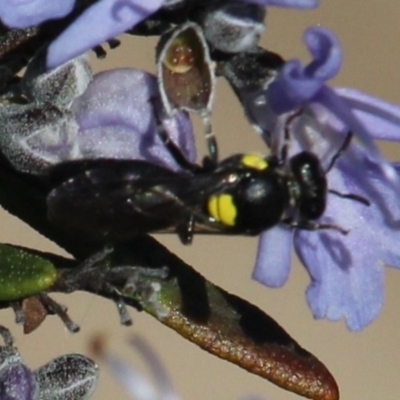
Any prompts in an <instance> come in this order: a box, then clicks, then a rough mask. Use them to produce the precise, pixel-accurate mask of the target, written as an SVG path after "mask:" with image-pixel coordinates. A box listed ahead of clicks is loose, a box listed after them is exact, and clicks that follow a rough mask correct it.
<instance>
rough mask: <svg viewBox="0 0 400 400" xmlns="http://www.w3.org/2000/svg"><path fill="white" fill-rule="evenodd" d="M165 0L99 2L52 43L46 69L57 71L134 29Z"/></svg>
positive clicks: (103, 0)
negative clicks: (63, 64)
mask: <svg viewBox="0 0 400 400" xmlns="http://www.w3.org/2000/svg"><path fill="white" fill-rule="evenodd" d="M162 4H163V0H146V1H141V0H100V1H99V2H97V3H95V4H93V5H92V6H91V7H89V8H88V9H87V10H86V11H85V12H84V13H83V14H82V15H81V16H80V17H79V18H78V19H77V20H76V21H74V22H73V23H72V24H71V25H70V26H69V27H68V28H67V29H66V30H65V31H64V32H63V33H61V35H60V36H59V37H58V38H57V39H56V40H55V41H53V42H52V43H51V45H50V46H49V49H48V54H47V67H48V68H54V67H57V66H58V65H60V64H62V63H64V62H66V61H68V60H69V59H71V58H74V57H76V56H78V55H80V54H82V53H84V52H86V51H87V50H90V49H91V48H93V47H95V46H97V45H99V44H101V43H102V42H104V41H106V40H108V39H112V38H114V37H116V36H118V35H120V34H122V33H124V32H125V31H126V30H128V29H130V28H132V27H134V26H135V25H136V24H138V23H139V22H141V21H142V20H144V19H145V18H146V17H148V16H149V15H151V14H153V13H154V12H155V11H157V10H158V9H159V8H160V7H161V6H162Z"/></svg>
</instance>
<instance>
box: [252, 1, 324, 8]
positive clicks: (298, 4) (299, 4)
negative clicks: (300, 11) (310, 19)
mask: <svg viewBox="0 0 400 400" xmlns="http://www.w3.org/2000/svg"><path fill="white" fill-rule="evenodd" d="M245 1H247V2H248V3H255V4H260V5H262V6H278V7H290V8H316V7H318V6H319V0H245Z"/></svg>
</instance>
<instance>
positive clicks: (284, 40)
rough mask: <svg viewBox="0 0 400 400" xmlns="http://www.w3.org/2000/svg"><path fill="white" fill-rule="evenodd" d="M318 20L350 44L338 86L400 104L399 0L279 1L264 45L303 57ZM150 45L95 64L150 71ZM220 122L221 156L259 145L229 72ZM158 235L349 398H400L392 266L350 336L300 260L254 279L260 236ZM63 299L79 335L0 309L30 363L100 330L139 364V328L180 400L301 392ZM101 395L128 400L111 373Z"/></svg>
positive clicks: (9, 235)
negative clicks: (131, 344)
mask: <svg viewBox="0 0 400 400" xmlns="http://www.w3.org/2000/svg"><path fill="white" fill-rule="evenodd" d="M316 24H320V25H323V26H327V27H330V28H332V29H333V30H334V31H335V32H336V33H337V34H338V35H339V37H340V39H341V41H342V44H343V47H344V53H345V59H344V66H343V69H342V72H341V74H340V76H339V77H338V78H337V80H336V81H335V82H334V83H335V84H336V85H340V86H352V87H355V88H358V89H361V90H364V91H366V92H368V93H370V94H374V95H377V96H381V97H383V98H385V99H387V100H390V101H393V102H397V103H400V45H399V43H400V2H399V1H398V0H369V1H366V0H351V1H348V0H347V1H346V0H321V7H320V8H319V9H318V10H315V11H292V10H284V9H278V8H272V7H271V8H270V9H269V15H268V18H267V31H266V34H265V37H264V46H266V47H268V48H269V49H272V50H274V51H276V52H278V53H281V54H282V55H283V56H284V57H285V58H292V57H295V56H299V57H302V58H303V59H304V60H307V52H306V51H305V49H304V46H303V44H302V40H301V36H302V32H303V30H304V28H305V27H307V26H310V25H316ZM153 43H154V42H153V41H151V40H150V39H145V40H142V41H141V42H140V40H136V39H135V40H133V39H129V40H128V41H126V42H125V45H124V46H122V48H120V49H119V50H117V51H115V52H113V54H112V57H109V58H108V59H106V60H105V61H102V62H96V66H97V67H98V68H99V69H106V68H110V67H117V66H121V67H122V66H124V67H126V66H132V67H141V68H145V69H147V70H151V71H153V70H154V65H153V47H154V46H153ZM213 121H214V124H215V131H216V132H217V134H218V139H219V141H220V147H221V151H222V156H226V155H228V154H231V153H232V152H235V151H245V150H260V151H263V149H264V147H263V146H264V145H263V144H262V143H261V142H260V141H259V140H258V138H257V135H256V134H254V133H253V132H252V128H251V127H250V126H249V125H248V124H247V122H246V121H245V119H244V118H243V117H242V111H241V109H240V108H239V106H238V104H237V102H236V99H235V98H234V96H233V94H232V93H231V92H230V90H229V89H228V87H227V85H226V84H225V82H223V81H222V80H221V81H218V94H217V98H216V106H215V112H214V118H213ZM198 132H199V134H198V136H197V138H198V142H199V143H202V133H201V129H200V128H199V129H198ZM388 154H389V153H388ZM389 156H390V157H391V158H393V159H396V158H397V159H399V158H400V157H399V156H400V146H391V152H390V154H389ZM1 218H2V226H3V229H2V230H1V231H0V241H2V242H11V243H16V244H20V245H24V246H28V247H33V248H39V249H41V250H50V251H54V252H59V253H61V251H60V250H59V249H58V248H57V247H56V246H55V245H54V244H53V243H49V242H48V241H47V240H46V239H44V238H42V237H40V236H39V235H38V234H37V233H36V232H34V231H32V230H31V229H30V228H29V227H27V226H26V225H24V224H23V223H21V222H20V221H18V220H16V219H15V218H12V217H10V216H9V215H7V214H6V213H4V212H2V214H1ZM159 239H160V240H161V241H162V242H163V243H164V244H166V245H167V246H168V247H169V248H171V249H173V250H174V251H175V252H176V253H177V254H178V255H179V256H180V257H182V258H183V259H184V260H185V261H186V262H188V263H189V264H191V265H193V266H194V267H195V268H196V269H197V270H198V271H199V272H201V273H202V274H203V275H205V276H206V277H207V278H208V279H209V280H211V281H213V282H214V283H216V284H218V285H220V286H222V287H224V288H225V289H226V290H228V291H230V292H233V293H235V294H237V295H239V296H241V297H244V298H245V299H247V300H249V301H251V302H252V303H254V304H256V305H258V306H259V307H260V308H262V309H263V310H265V311H266V312H267V313H269V314H270V315H271V316H272V317H274V318H275V319H277V320H278V321H279V323H280V324H281V325H283V326H284V327H285V328H286V329H287V331H288V332H289V333H290V334H291V335H292V336H294V337H295V338H296V340H298V341H299V342H300V344H301V345H302V346H304V347H305V348H307V349H308V350H310V351H311V352H313V353H314V354H315V355H316V356H317V357H318V358H320V359H321V360H322V361H324V362H325V363H326V365H327V366H328V368H329V369H330V370H331V372H332V373H333V374H334V376H335V377H336V379H337V382H338V384H339V386H340V391H341V398H342V399H344V400H361V399H362V400H377V399H385V400H398V399H400V393H399V391H400V379H399V374H400V347H399V343H400V315H399V314H400V313H399V310H400V292H399V288H400V271H396V270H390V269H387V271H386V304H385V307H384V309H383V312H382V314H381V315H380V317H379V318H378V319H377V320H376V321H375V322H374V323H373V324H372V325H371V326H369V327H368V328H366V329H365V330H364V331H363V332H361V333H351V332H349V331H347V329H346V327H345V324H344V323H343V322H336V323H330V322H326V321H315V320H314V319H313V317H312V315H311V312H310V311H309V309H308V307H307V305H306V302H305V296H304V291H305V288H306V286H307V285H308V283H309V278H308V276H307V274H306V272H305V270H304V268H303V267H302V266H301V265H300V264H297V263H296V265H294V266H293V272H292V275H291V277H290V280H289V282H288V283H287V285H286V286H285V287H284V288H282V289H279V290H273V289H268V288H266V287H263V286H261V285H259V284H257V283H256V282H253V281H251V279H250V274H251V270H252V266H253V262H254V257H255V251H256V245H257V240H256V239H255V238H226V237H218V238H216V237H212V238H207V237H201V236H197V237H195V240H194V244H193V245H192V246H190V247H184V246H182V245H181V244H180V243H179V240H178V238H177V237H176V236H175V235H171V236H159ZM399 246H400V243H399ZM57 298H58V299H59V300H61V301H62V302H63V303H64V304H66V305H68V307H69V311H70V315H71V317H72V318H73V319H74V320H75V322H77V323H79V324H80V325H81V332H80V333H78V334H75V335H71V334H69V333H68V332H66V330H65V329H64V327H63V325H62V324H61V322H60V321H59V320H58V319H57V318H49V319H48V320H47V321H45V323H44V324H43V325H42V327H40V329H38V331H36V332H34V333H33V334H31V335H30V336H27V337H24V336H23V335H22V333H21V328H20V327H18V326H16V325H15V324H14V322H13V316H12V313H11V311H9V310H6V311H1V323H2V324H6V325H7V326H9V327H10V328H11V329H12V332H13V334H14V335H15V336H16V337H17V345H18V347H19V349H20V351H21V353H22V354H23V356H24V358H25V360H26V361H27V363H28V364H29V365H30V366H32V367H37V366H39V365H41V364H43V363H45V362H46V361H48V360H49V359H50V358H51V357H55V356H57V355H60V354H63V353H67V352H86V351H87V343H88V339H89V337H91V335H92V334H93V333H94V332H102V333H105V334H106V335H107V336H108V337H109V343H110V345H111V346H112V348H113V349H114V350H115V352H119V354H121V355H124V357H125V359H127V360H130V361H131V362H132V365H137V363H138V358H137V356H136V354H135V353H134V351H133V350H131V349H130V348H128V346H127V345H126V344H125V340H126V337H127V336H128V335H129V334H131V333H133V332H135V333H139V334H141V335H143V336H144V337H145V338H146V339H147V340H148V342H149V343H150V344H151V345H152V346H153V348H154V349H155V350H156V351H157V352H158V353H159V355H160V357H161V359H162V361H163V362H164V364H165V365H166V367H167V369H168V371H169V373H170V376H171V377H172V379H173V382H174V384H175V386H176V388H177V390H178V392H179V393H180V394H181V396H182V398H183V399H186V400H189V399H190V400H204V399H206V400H208V399H218V400H233V399H239V398H241V397H243V396H245V395H248V394H257V395H259V396H262V397H263V398H264V399H268V400H295V399H299V398H300V397H298V396H296V395H294V394H291V393H289V392H286V391H284V390H282V389H279V388H277V387H275V386H274V385H272V384H270V383H269V382H268V381H264V380H262V379H261V378H259V377H256V376H252V375H251V374H249V373H247V372H245V371H243V370H241V369H239V368H238V367H236V366H234V365H231V364H229V363H227V362H225V361H221V360H219V359H217V358H215V357H213V356H211V355H209V354H207V353H205V352H203V351H201V350H200V349H198V348H197V347H196V346H194V345H192V344H191V343H189V342H187V341H186V340H184V339H182V338H181V337H180V336H178V335H177V334H176V333H175V332H173V331H171V330H169V329H168V328H166V327H164V326H162V325H161V324H160V323H158V322H157V321H154V320H153V319H152V318H151V317H149V316H147V315H145V314H138V313H136V312H134V310H132V315H133V317H134V326H133V327H131V328H124V327H121V326H119V324H118V316H117V313H116V310H115V306H114V305H113V304H112V303H111V302H109V301H105V300H103V299H101V298H98V297H95V296H93V295H89V294H81V293H76V294H72V295H69V296H58V297H57ZM93 398H94V399H96V400H105V399H110V398H112V399H125V398H127V397H126V396H125V395H124V393H123V392H122V390H121V389H120V388H118V383H116V381H115V380H114V379H113V378H112V377H111V376H110V375H109V374H108V373H107V372H106V371H105V370H103V371H102V377H101V382H100V387H99V389H98V391H97V393H96V394H95V395H94V397H93Z"/></svg>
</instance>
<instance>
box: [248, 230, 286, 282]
mask: <svg viewBox="0 0 400 400" xmlns="http://www.w3.org/2000/svg"><path fill="white" fill-rule="evenodd" d="M292 235H293V233H292V230H291V229H289V228H287V227H285V226H284V225H278V226H276V227H275V228H273V229H270V230H267V231H265V232H263V233H262V234H261V236H260V239H259V241H258V252H257V259H256V265H255V268H254V270H253V275H252V278H253V279H254V280H256V281H258V282H260V283H262V284H264V285H267V286H270V287H280V286H283V285H284V284H285V283H286V281H287V279H288V278H289V274H290V268H291V267H290V266H291V261H292V258H291V252H290V251H288V249H290V248H291V247H292Z"/></svg>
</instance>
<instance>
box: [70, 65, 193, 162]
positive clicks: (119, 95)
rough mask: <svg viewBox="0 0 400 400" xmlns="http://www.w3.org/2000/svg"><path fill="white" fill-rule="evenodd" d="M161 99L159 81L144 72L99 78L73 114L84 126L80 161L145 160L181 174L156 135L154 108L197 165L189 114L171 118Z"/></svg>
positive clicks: (116, 72)
mask: <svg viewBox="0 0 400 400" xmlns="http://www.w3.org/2000/svg"><path fill="white" fill-rule="evenodd" d="M159 96H160V95H159V91H158V86H157V81H156V78H155V77H154V76H153V75H150V74H148V73H146V72H143V71H140V70H134V69H118V70H111V71H106V72H102V73H100V74H97V75H95V77H94V79H93V81H92V82H91V83H90V84H89V87H88V89H87V90H86V92H85V93H84V94H83V96H81V97H80V98H78V99H76V100H75V102H74V103H73V105H72V109H71V111H72V113H73V114H74V117H75V118H76V120H77V122H78V125H79V134H78V138H77V141H78V147H79V149H80V156H79V157H84V158H99V157H107V158H117V159H143V160H146V161H149V162H154V163H156V164H161V165H163V166H166V167H168V168H171V169H177V168H178V166H177V164H176V162H175V160H174V158H173V156H172V155H171V153H170V151H169V150H168V149H167V148H166V146H165V145H164V143H163V142H162V140H161V139H160V138H159V137H158V135H157V134H156V129H158V127H157V121H156V120H155V116H154V106H155V108H156V110H157V112H159V113H160V115H159V116H160V117H162V118H163V126H164V128H165V129H166V130H167V132H168V134H169V136H170V137H171V139H172V140H173V141H174V142H175V143H176V144H177V145H178V146H179V147H180V149H181V150H182V152H183V154H184V155H185V156H186V157H187V158H188V160H190V161H192V162H194V161H195V160H196V149H195V142H194V137H193V132H192V126H191V122H190V119H189V117H188V115H187V113H186V112H181V113H178V114H176V115H175V116H174V117H170V118H166V117H165V116H164V115H163V111H162V108H161V103H160V98H159Z"/></svg>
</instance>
